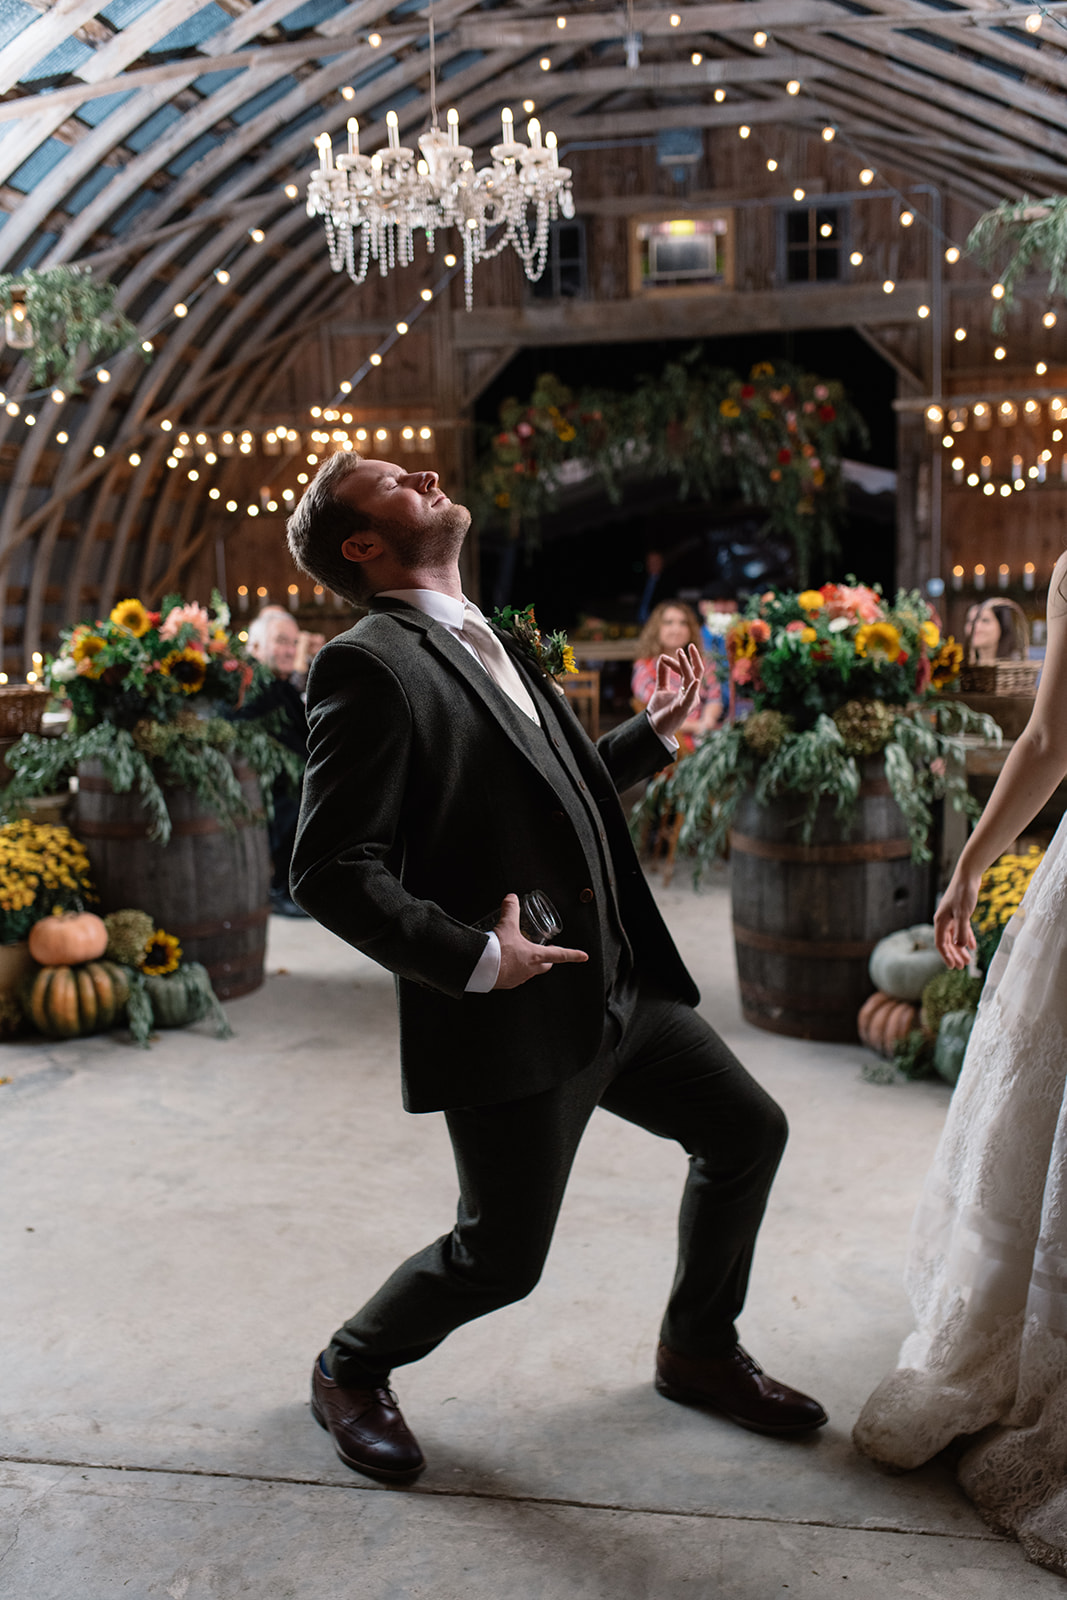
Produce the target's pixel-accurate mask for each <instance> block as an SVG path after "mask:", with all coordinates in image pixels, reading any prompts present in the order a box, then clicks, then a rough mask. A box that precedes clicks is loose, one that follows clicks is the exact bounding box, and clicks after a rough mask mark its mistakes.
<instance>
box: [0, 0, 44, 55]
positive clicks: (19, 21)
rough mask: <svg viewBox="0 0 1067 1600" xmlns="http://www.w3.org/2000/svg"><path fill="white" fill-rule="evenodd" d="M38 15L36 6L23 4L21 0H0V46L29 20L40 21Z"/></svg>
mask: <svg viewBox="0 0 1067 1600" xmlns="http://www.w3.org/2000/svg"><path fill="white" fill-rule="evenodd" d="M40 17H41V13H40V12H39V11H38V10H37V8H36V6H26V5H23V3H22V0H0V46H2V45H5V44H8V43H9V42H10V40H12V39H14V38H15V37H16V36H17V35H18V34H20V33H21V32H22V30H23V28H28V27H29V25H30V23H31V22H38V21H40Z"/></svg>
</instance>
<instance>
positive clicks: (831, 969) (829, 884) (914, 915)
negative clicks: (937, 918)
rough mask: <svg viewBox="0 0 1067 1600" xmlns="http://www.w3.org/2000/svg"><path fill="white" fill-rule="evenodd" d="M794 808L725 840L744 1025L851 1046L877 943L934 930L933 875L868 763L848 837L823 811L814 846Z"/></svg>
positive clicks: (760, 812)
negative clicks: (912, 930) (926, 926)
mask: <svg viewBox="0 0 1067 1600" xmlns="http://www.w3.org/2000/svg"><path fill="white" fill-rule="evenodd" d="M802 818H803V806H802V805H798V804H797V802H796V800H794V799H791V798H789V799H783V800H779V801H775V802H774V803H773V804H771V805H768V806H761V805H757V804H756V801H755V799H754V797H753V796H752V794H751V793H749V794H748V795H746V796H745V798H744V799H743V800H742V802H741V804H740V806H739V807H738V810H737V814H736V818H735V822H734V829H733V832H732V833H731V835H730V866H731V896H732V901H733V923H734V945H735V948H736V951H737V976H738V983H739V986H740V990H741V1008H742V1011H743V1013H744V1016H745V1020H746V1021H747V1022H751V1023H753V1024H754V1025H755V1026H756V1027H757V1028H766V1029H767V1030H768V1031H769V1032H771V1033H784V1034H788V1035H790V1037H792V1038H794V1039H828V1040H836V1041H838V1042H840V1043H847V1042H848V1041H850V1040H854V1039H856V1037H857V1033H856V1015H857V1012H858V1011H859V1008H860V1006H861V1005H862V1004H863V1002H864V1000H866V998H867V996H868V995H869V994H870V993H871V991H872V988H873V985H872V983H871V981H870V978H869V977H868V974H867V963H868V961H869V959H870V954H871V951H872V950H873V949H874V947H875V945H876V944H877V943H878V940H879V939H881V938H884V936H885V935H886V934H887V933H892V932H893V931H894V930H895V929H897V928H907V927H911V926H912V925H913V924H915V923H918V922H927V921H929V919H930V915H931V911H932V903H933V875H932V869H931V866H930V865H925V866H915V865H914V864H913V863H912V860H911V845H910V843H909V840H908V836H907V828H906V827H905V825H904V818H903V816H902V814H901V811H900V808H899V806H898V805H897V803H896V801H895V800H894V799H893V797H892V794H891V793H890V790H889V784H888V782H887V781H886V778H885V776H884V769H883V768H882V764H881V763H880V762H870V763H868V765H867V768H866V771H865V773H864V779H863V783H862V785H861V787H860V799H859V808H858V812H857V814H856V817H855V821H854V824H853V827H852V829H851V831H850V832H849V834H848V836H847V837H846V836H845V834H844V832H843V829H842V825H841V822H840V819H839V818H838V817H837V815H836V812H835V810H834V807H833V806H832V805H831V804H829V803H827V802H824V803H823V804H822V805H821V806H820V808H819V813H818V816H817V817H816V821H815V829H814V832H813V833H812V836H811V843H810V844H807V845H805V844H802V843H801V842H800V835H801V821H802Z"/></svg>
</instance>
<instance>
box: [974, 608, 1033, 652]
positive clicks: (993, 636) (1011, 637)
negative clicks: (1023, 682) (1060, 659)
mask: <svg viewBox="0 0 1067 1600" xmlns="http://www.w3.org/2000/svg"><path fill="white" fill-rule="evenodd" d="M965 637H966V641H967V660H968V661H971V662H978V663H982V662H990V661H1025V660H1026V658H1027V655H1028V654H1029V648H1028V647H1029V643H1030V639H1029V631H1028V629H1027V626H1026V620H1025V618H1024V617H1023V616H1022V615H1021V614H1020V612H1019V611H1018V610H1017V608H1016V607H1015V606H1012V605H1007V604H1006V603H1005V602H1004V601H1002V600H1000V601H998V600H982V601H980V602H979V603H978V604H977V605H973V606H972V607H971V609H970V610H969V611H968V613H967V628H966V635H965Z"/></svg>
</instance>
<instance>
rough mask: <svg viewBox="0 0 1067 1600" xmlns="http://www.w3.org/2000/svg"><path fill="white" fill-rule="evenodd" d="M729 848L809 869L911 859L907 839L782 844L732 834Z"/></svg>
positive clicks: (764, 859) (771, 840)
mask: <svg viewBox="0 0 1067 1600" xmlns="http://www.w3.org/2000/svg"><path fill="white" fill-rule="evenodd" d="M730 844H731V847H732V848H733V849H734V850H737V851H738V852H739V853H740V854H741V855H746V856H758V857H759V858H760V860H762V861H796V862H802V863H804V864H805V865H807V866H812V867H830V866H845V865H847V864H848V863H850V862H855V861H903V860H904V859H905V857H907V856H910V855H911V841H910V840H908V839H863V840H860V841H858V842H857V843H856V844H783V843H781V842H779V841H778V840H777V839H756V838H754V837H753V836H752V835H751V834H748V833H736V832H731V834H730Z"/></svg>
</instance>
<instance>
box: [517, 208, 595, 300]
mask: <svg viewBox="0 0 1067 1600" xmlns="http://www.w3.org/2000/svg"><path fill="white" fill-rule="evenodd" d="M587 285H588V279H587V274H586V264H585V223H584V222H582V221H581V219H580V218H578V219H575V220H574V221H571V222H553V223H552V224H551V227H550V229H549V235H548V259H547V261H546V262H545V270H544V272H543V273H542V274H541V276H540V277H539V278H538V280H537V282H536V283H531V284H530V294H531V295H532V296H533V298H534V299H535V300H582V299H584V298H585V295H586V293H587Z"/></svg>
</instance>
